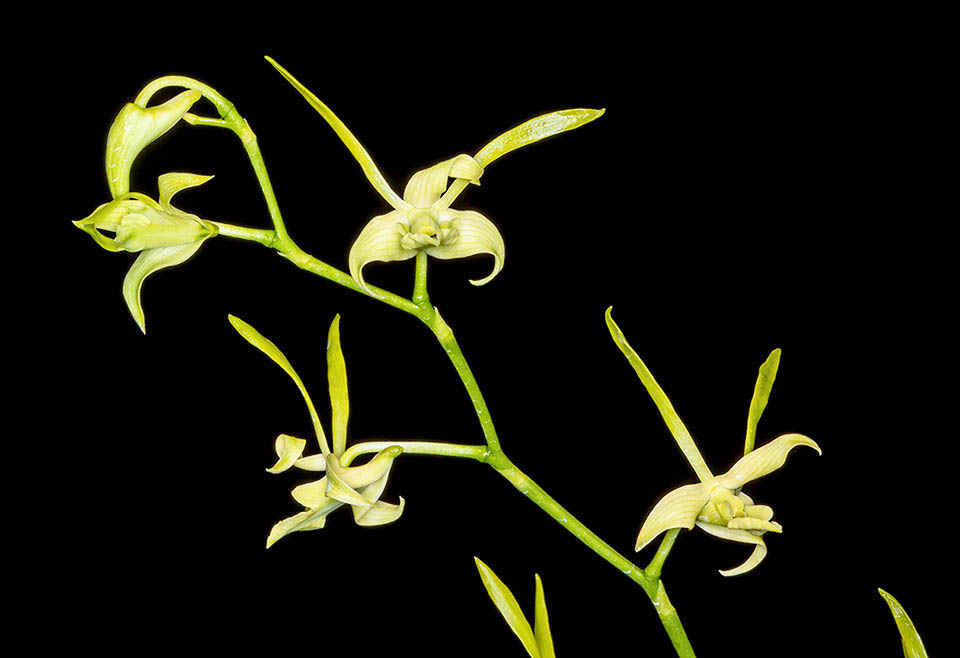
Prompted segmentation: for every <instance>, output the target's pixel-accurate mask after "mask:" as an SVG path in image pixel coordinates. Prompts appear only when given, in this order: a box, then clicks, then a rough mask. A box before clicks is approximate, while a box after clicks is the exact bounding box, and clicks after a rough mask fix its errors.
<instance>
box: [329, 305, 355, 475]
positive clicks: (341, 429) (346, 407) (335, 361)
mask: <svg viewBox="0 0 960 658" xmlns="http://www.w3.org/2000/svg"><path fill="white" fill-rule="evenodd" d="M327 383H328V385H329V388H330V409H331V417H332V421H331V424H332V425H333V429H332V432H333V454H335V455H337V456H338V457H339V456H340V455H342V454H343V451H344V450H345V449H346V446H347V420H348V418H349V417H350V398H349V396H348V395H347V364H346V361H344V359H343V350H341V349H340V314H339V313H338V314H337V315H336V317H334V318H333V322H331V323H330V330H329V332H327Z"/></svg>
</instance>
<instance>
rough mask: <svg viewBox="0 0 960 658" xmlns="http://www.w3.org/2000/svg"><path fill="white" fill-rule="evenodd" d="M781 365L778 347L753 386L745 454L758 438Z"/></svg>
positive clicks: (763, 366) (744, 448)
mask: <svg viewBox="0 0 960 658" xmlns="http://www.w3.org/2000/svg"><path fill="white" fill-rule="evenodd" d="M779 367H780V348H779V347H778V348H777V349H775V350H773V351H772V352H770V356H768V357H767V360H766V361H764V362H763V365H762V366H760V371H759V372H758V373H757V383H756V384H755V385H754V387H753V398H751V400H750V411H749V412H748V413H747V438H746V441H745V442H744V445H743V454H747V453H748V452H751V451H752V450H753V446H754V443H755V442H756V439H757V424H758V423H759V422H760V416H762V415H763V410H764V409H766V408H767V402H768V401H769V400H770V391H771V389H773V381H774V380H775V379H776V378H777V369H778V368H779Z"/></svg>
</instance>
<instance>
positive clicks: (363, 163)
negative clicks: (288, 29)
mask: <svg viewBox="0 0 960 658" xmlns="http://www.w3.org/2000/svg"><path fill="white" fill-rule="evenodd" d="M266 60H267V61H268V62H270V64H271V65H273V68H275V69H277V70H278V71H279V72H280V75H282V76H283V77H284V78H286V79H287V82H289V83H290V84H292V85H293V87H294V89H296V90H297V91H299V92H300V94H301V95H302V96H303V97H304V98H305V99H307V102H308V103H310V105H311V106H313V109H315V110H316V111H317V112H319V113H320V116H322V117H323V119H324V120H325V121H326V122H327V123H328V124H330V127H331V128H333V130H334V132H335V133H337V137H339V138H340V141H342V142H343V143H344V145H346V147H347V149H349V150H350V154H351V155H353V157H354V158H355V159H356V161H357V162H358V163H360V168H361V169H363V173H364V175H366V177H367V180H368V181H370V184H371V185H373V188H374V189H375V190H376V191H377V192H379V193H380V196H382V197H383V198H384V199H385V200H386V201H387V203H389V204H390V205H391V206H393V207H394V208H396V209H397V210H400V209H401V208H406V207H407V204H406V203H404V201H403V200H402V199H401V198H400V197H398V196H397V193H396V192H394V191H393V189H392V188H391V187H390V184H389V183H387V181H386V179H385V178H384V177H383V174H381V173H380V170H379V169H377V165H376V163H375V162H374V161H373V158H371V157H370V154H369V153H367V151H366V149H364V148H363V145H362V144H360V142H359V141H358V140H357V138H356V137H354V136H353V133H351V132H350V131H349V130H348V129H347V127H346V126H345V125H344V123H343V121H341V120H340V119H339V118H338V117H337V115H336V114H334V113H333V111H331V110H330V108H329V107H327V106H326V105H325V104H324V103H323V101H321V100H320V99H319V98H317V97H316V96H315V95H314V94H313V92H311V91H310V90H309V89H307V88H306V87H304V86H303V85H302V84H300V82H299V81H298V80H297V79H296V78H294V77H293V76H292V75H290V74H289V73H288V72H287V70H286V69H285V68H283V67H282V66H280V65H279V64H277V63H276V62H275V61H274V60H273V59H272V58H270V57H267V58H266Z"/></svg>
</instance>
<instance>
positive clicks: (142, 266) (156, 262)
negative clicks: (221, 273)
mask: <svg viewBox="0 0 960 658" xmlns="http://www.w3.org/2000/svg"><path fill="white" fill-rule="evenodd" d="M211 178H212V176H198V175H196V174H184V173H170V174H163V175H162V176H160V178H159V179H158V181H157V183H158V186H159V189H160V201H159V203H158V202H157V201H154V200H153V199H151V198H150V197H148V196H146V195H145V194H140V193H138V192H123V193H121V194H119V195H118V196H117V197H116V198H115V199H114V200H113V201H111V202H109V203H105V204H103V205H101V206H100V207H99V208H97V209H96V210H94V211H93V213H91V214H90V215H89V216H87V217H85V218H83V219H80V220H77V221H75V222H74V225H76V226H77V227H78V228H80V229H81V230H83V231H86V232H87V233H89V234H90V236H91V237H92V238H93V239H94V241H96V243H97V244H99V245H100V246H101V247H103V248H104V249H106V250H107V251H139V252H141V253H140V256H138V257H137V259H136V260H135V261H134V262H133V265H132V266H131V267H130V270H129V271H128V272H127V275H126V277H125V278H124V280H123V298H124V300H126V302H127V307H128V308H129V309H130V313H131V314H132V315H133V319H134V320H135V321H136V323H137V325H138V326H139V327H140V329H141V331H146V325H145V318H144V314H143V308H142V306H141V305H140V289H141V288H142V287H143V281H144V279H146V278H147V277H148V276H149V275H151V274H153V273H154V272H156V271H157V270H161V269H163V268H165V267H172V266H173V265H179V264H180V263H182V262H184V261H185V260H187V259H188V258H190V256H192V255H193V254H194V253H196V251H197V250H198V249H199V248H200V245H201V244H202V243H203V241H204V240H206V239H207V238H210V237H212V236H214V235H216V234H217V227H216V225H214V224H212V223H211V222H208V221H206V220H203V219H200V218H199V217H197V216H196V215H191V214H190V213H186V212H183V211H182V210H179V209H177V208H175V207H174V206H173V205H172V204H171V203H170V202H171V200H172V199H173V197H174V195H175V194H176V193H177V192H179V191H180V190H183V189H186V188H188V187H195V186H197V185H202V184H203V183H206V182H207V181H208V180H210V179H211ZM103 231H108V232H110V233H113V234H114V236H113V237H110V236H109V235H107V234H105V233H103Z"/></svg>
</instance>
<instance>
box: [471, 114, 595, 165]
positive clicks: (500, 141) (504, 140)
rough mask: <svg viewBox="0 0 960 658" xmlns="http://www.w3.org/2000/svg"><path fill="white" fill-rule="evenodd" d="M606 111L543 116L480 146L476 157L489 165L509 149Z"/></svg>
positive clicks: (516, 147) (584, 123)
mask: <svg viewBox="0 0 960 658" xmlns="http://www.w3.org/2000/svg"><path fill="white" fill-rule="evenodd" d="M603 112H604V110H589V109H573V110H560V111H559V112H550V113H549V114H543V115H540V116H538V117H535V118H533V119H530V120H529V121H526V122H524V123H522V124H520V125H519V126H517V127H515V128H511V129H510V130H508V131H507V132H505V133H503V134H502V135H500V136H498V137H496V138H495V139H493V140H492V141H491V142H490V143H489V144H487V145H486V146H484V147H483V148H482V149H480V151H479V152H478V153H477V155H476V156H475V157H476V160H477V162H478V163H479V164H480V165H481V166H483V167H486V166H488V165H489V164H490V163H491V162H493V161H494V160H496V159H497V158H499V157H500V156H503V155H506V154H507V153H509V152H510V151H515V150H516V149H518V148H521V147H523V146H528V145H529V144H533V143H534V142H538V141H540V140H541V139H544V138H545V137H550V136H551V135H557V134H559V133H562V132H566V131H568V130H573V129H574V128H579V127H580V126H584V125H586V124H588V123H590V122H591V121H593V120H594V119H599V118H600V117H601V116H603Z"/></svg>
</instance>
